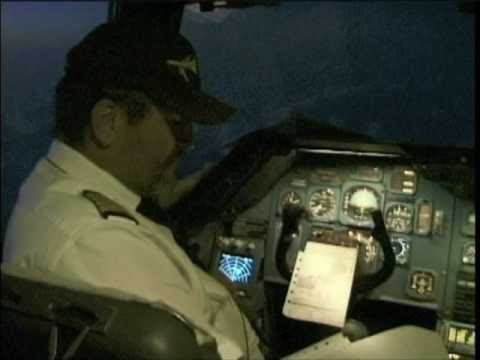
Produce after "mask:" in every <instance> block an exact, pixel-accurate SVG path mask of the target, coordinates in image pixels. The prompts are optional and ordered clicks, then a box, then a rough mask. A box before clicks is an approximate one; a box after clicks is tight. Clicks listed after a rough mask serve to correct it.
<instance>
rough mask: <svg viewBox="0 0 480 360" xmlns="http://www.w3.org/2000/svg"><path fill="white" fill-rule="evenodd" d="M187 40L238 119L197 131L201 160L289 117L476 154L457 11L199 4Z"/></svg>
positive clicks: (467, 37)
mask: <svg viewBox="0 0 480 360" xmlns="http://www.w3.org/2000/svg"><path fill="white" fill-rule="evenodd" d="M181 31H182V33H183V34H184V35H185V36H187V37H188V38H189V39H191V41H192V42H193V44H194V46H195V48H196V51H197V52H198V56H199V59H200V66H201V69H200V70H201V76H202V80H203V86H204V87H205V88H206V89H207V91H208V92H210V93H212V94H215V95H216V96H218V97H220V98H223V99H225V100H227V101H228V102H230V103H232V104H233V105H235V106H236V107H237V108H239V109H240V111H239V112H238V113H237V114H236V115H235V116H234V118H233V119H232V121H231V122H230V123H229V124H226V125H224V126H223V127H220V128H218V129H213V131H212V129H208V132H207V131H206V130H205V131H204V130H203V129H200V130H199V133H200V137H199V139H198V144H197V145H198V146H199V147H200V148H201V149H202V151H203V155H201V156H203V157H206V158H208V157H215V156H216V155H217V156H221V152H222V145H225V144H227V143H229V142H231V141H232V140H234V139H235V138H238V137H239V136H241V135H242V134H245V133H248V132H250V131H252V130H254V129H258V128H263V127H267V126H271V125H273V124H276V123H278V122H280V121H282V120H285V119H286V118H287V117H288V116H289V114H290V113H292V112H295V113H303V114H304V115H305V116H307V117H309V118H311V119H312V120H315V121H319V122H326V123H328V124H331V125H335V126H338V127H341V128H344V129H348V130H352V131H355V132H358V133H362V134H366V135H369V136H372V137H373V138H375V139H379V140H381V141H387V142H395V143H413V144H422V145H433V144H435V145H439V146H461V147H473V146H474V135H473V134H474V131H473V130H474V128H473V126H474V125H473V113H474V110H473V109H474V95H473V82H474V35H473V32H474V22H473V16H471V15H469V14H466V13H462V12H460V11H459V10H458V6H457V4H456V2H453V1H452V2H437V1H431V2H421V1H410V2H397V1H385V2H325V1H318V2H314V1H310V2H299V1H294V2H279V3H278V5H274V6H256V7H252V8H248V9H215V10H214V11H210V12H202V11H200V7H199V6H198V4H197V5H189V6H187V7H186V9H185V12H184V16H183V23H182V29H181ZM212 138H213V140H212Z"/></svg>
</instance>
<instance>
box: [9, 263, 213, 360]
mask: <svg viewBox="0 0 480 360" xmlns="http://www.w3.org/2000/svg"><path fill="white" fill-rule="evenodd" d="M1 280H2V322H1V323H2V324H1V327H2V359H7V360H10V359H11V360H14V359H15V360H22V359H28V360H35V359H39V360H40V359H42V360H45V359H54V358H55V359H62V358H64V356H65V353H70V357H68V356H66V358H67V359H69V358H71V359H90V360H91V359H102V360H109V359H111V360H117V359H118V360H120V359H125V360H126V359H129V360H147V359H149V360H156V359H198V358H202V357H203V356H204V355H205V354H204V351H205V350H203V349H200V347H199V346H198V344H197V341H196V337H195V333H194V331H193V329H192V328H191V327H190V326H189V325H188V323H187V322H186V321H184V320H183V319H182V318H181V317H179V316H178V315H176V314H175V313H173V312H172V311H171V310H168V309H161V308H158V307H153V306H151V305H149V304H147V303H142V302H139V301H128V300H124V299H118V298H113V297H108V296H105V295H97V294H91V293H86V292H84V291H77V290H72V289H69V288H64V287H60V286H57V285H51V284H48V283H44V282H39V281H34V280H30V279H26V278H24V277H18V276H14V275H11V274H6V273H5V272H4V271H2V279H1ZM75 341H76V343H75ZM209 351H211V349H209ZM53 353H56V354H57V356H53ZM72 353H73V354H72ZM208 357H213V358H215V357H218V354H216V353H215V352H213V353H210V355H209V356H208Z"/></svg>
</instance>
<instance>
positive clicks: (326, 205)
mask: <svg viewBox="0 0 480 360" xmlns="http://www.w3.org/2000/svg"><path fill="white" fill-rule="evenodd" d="M308 207H309V209H310V211H311V212H312V214H313V215H314V216H317V217H322V216H325V215H333V214H334V213H335V209H336V198H335V192H334V191H333V190H332V189H322V190H318V191H316V192H314V193H313V194H312V196H311V197H310V201H309V203H308Z"/></svg>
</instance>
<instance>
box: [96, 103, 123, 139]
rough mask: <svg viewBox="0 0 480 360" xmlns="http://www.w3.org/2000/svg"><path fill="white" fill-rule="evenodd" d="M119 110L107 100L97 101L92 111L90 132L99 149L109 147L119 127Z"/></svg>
mask: <svg viewBox="0 0 480 360" xmlns="http://www.w3.org/2000/svg"><path fill="white" fill-rule="evenodd" d="M121 116H122V114H121V109H120V107H119V106H118V105H117V104H116V103H114V102H113V101H111V100H109V99H102V100H100V101H98V102H97V103H96V104H95V106H94V107H93V109H92V118H91V119H92V121H91V131H92V136H93V140H94V141H95V142H96V143H97V145H99V146H101V147H109V146H110V145H112V143H113V142H114V140H115V136H116V135H117V133H118V130H119V126H120V121H121V119H120V117H121Z"/></svg>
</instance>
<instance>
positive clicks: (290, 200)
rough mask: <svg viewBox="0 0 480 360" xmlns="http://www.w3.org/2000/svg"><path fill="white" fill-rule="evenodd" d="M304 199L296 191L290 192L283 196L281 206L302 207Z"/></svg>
mask: <svg viewBox="0 0 480 360" xmlns="http://www.w3.org/2000/svg"><path fill="white" fill-rule="evenodd" d="M301 202H302V198H301V197H300V195H299V194H298V193H296V192H295V191H289V192H287V193H286V194H284V195H283V196H282V199H281V201H280V206H281V207H282V208H283V207H284V206H285V205H287V204H292V205H301Z"/></svg>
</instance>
